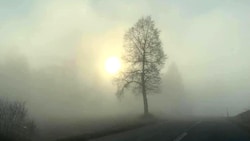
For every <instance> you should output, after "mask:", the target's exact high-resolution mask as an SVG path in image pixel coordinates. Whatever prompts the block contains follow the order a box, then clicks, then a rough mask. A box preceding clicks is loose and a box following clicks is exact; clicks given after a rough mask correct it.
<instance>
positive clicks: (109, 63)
mask: <svg viewBox="0 0 250 141" xmlns="http://www.w3.org/2000/svg"><path fill="white" fill-rule="evenodd" d="M120 68H121V62H120V60H119V58H118V57H115V56H113V57H109V58H108V59H107V60H106V63H105V69H106V71H107V72H108V73H110V74H115V73H117V72H118V71H119V70H120Z"/></svg>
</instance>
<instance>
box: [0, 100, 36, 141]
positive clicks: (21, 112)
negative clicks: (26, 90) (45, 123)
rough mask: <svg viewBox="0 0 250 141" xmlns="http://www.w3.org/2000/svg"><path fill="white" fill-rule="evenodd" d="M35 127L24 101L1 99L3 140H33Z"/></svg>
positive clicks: (1, 131)
mask: <svg viewBox="0 0 250 141" xmlns="http://www.w3.org/2000/svg"><path fill="white" fill-rule="evenodd" d="M35 129H36V126H35V123H34V121H33V120H31V119H29V118H28V111H27V108H26V107H25V103H24V102H19V101H9V100H6V99H0V140H1V141H31V140H32V138H33V136H34V134H35Z"/></svg>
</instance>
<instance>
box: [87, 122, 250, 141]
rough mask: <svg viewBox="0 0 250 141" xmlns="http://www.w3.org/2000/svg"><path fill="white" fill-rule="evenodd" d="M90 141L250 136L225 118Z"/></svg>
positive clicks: (228, 140)
mask: <svg viewBox="0 0 250 141" xmlns="http://www.w3.org/2000/svg"><path fill="white" fill-rule="evenodd" d="M92 141H250V134H249V132H248V131H246V130H244V129H242V128H241V127H240V126H238V125H237V123H235V122H231V121H230V120H229V119H227V118H216V119H215V118H213V119H200V120H186V121H183V120H182V121H181V120H179V121H162V122H160V123H157V124H154V125H149V126H146V127H143V128H138V129H134V130H130V131H127V132H122V133H118V134H114V135H110V136H105V137H102V138H97V139H93V140H92Z"/></svg>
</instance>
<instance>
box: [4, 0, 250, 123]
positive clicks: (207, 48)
mask: <svg viewBox="0 0 250 141" xmlns="http://www.w3.org/2000/svg"><path fill="white" fill-rule="evenodd" d="M249 5H250V3H249V1H247V0H245V1H244V0H242V1H234V0H221V1H217V0H211V1H209V2H208V1H198V0H187V1H172V0H168V1H163V0H162V1H161V0H154V1H142V0H139V1H132V0H128V1H126V2H125V1H116V0H108V1H104V0H94V1H90V0H89V1H88V0H86V1H84V0H82V1H80V0H74V1H66V0H54V1H50V0H37V1H30V0H23V1H19V0H12V1H1V2H0V9H1V10H0V11H1V12H0V21H1V22H0V78H1V79H0V96H1V97H5V98H8V99H14V100H21V101H26V104H27V107H28V109H29V113H30V115H31V116H32V117H34V119H35V120H37V121H38V122H45V121H46V122H49V121H54V120H62V121H64V120H75V119H78V120H80V119H81V120H82V119H89V118H101V117H103V118H106V117H116V116H120V117H121V116H124V117H126V116H129V115H137V114H138V115H139V114H142V110H143V109H142V108H143V105H142V100H141V97H138V96H133V94H132V93H131V92H128V93H126V95H125V96H124V98H123V99H122V100H119V99H118V98H117V97H116V95H115V92H116V87H115V85H113V84H112V75H110V74H108V73H107V72H106V71H105V69H104V63H105V60H106V59H107V58H108V57H109V56H112V55H116V56H121V50H122V45H123V35H124V33H125V32H126V31H127V29H128V28H129V27H131V26H132V25H133V24H134V23H135V22H136V21H137V20H138V18H140V17H141V16H146V15H151V16H152V18H153V20H155V23H156V26H157V27H158V28H159V29H160V30H161V40H162V42H163V47H164V51H165V53H166V54H167V56H168V59H167V61H166V65H165V68H164V69H163V70H162V90H161V93H160V94H154V95H151V96H149V109H150V111H151V112H152V113H156V114H162V115H168V116H225V115H226V111H227V109H228V111H229V113H230V115H236V114H238V113H240V112H242V111H244V110H246V109H248V108H250V96H249V90H250V88H249V85H250V74H249V71H250V65H249V61H248V60H250V56H249V55H248V52H249V51H250V49H249V45H250V44H249V41H248V40H249V38H250V30H249V24H250V20H249V18H247V17H249V14H248V13H250V10H249V8H248V7H249Z"/></svg>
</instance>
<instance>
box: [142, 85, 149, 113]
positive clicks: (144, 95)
mask: <svg viewBox="0 0 250 141" xmlns="http://www.w3.org/2000/svg"><path fill="white" fill-rule="evenodd" d="M142 96H143V105H144V115H147V114H148V99H147V94H146V90H145V85H144V86H142Z"/></svg>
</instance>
